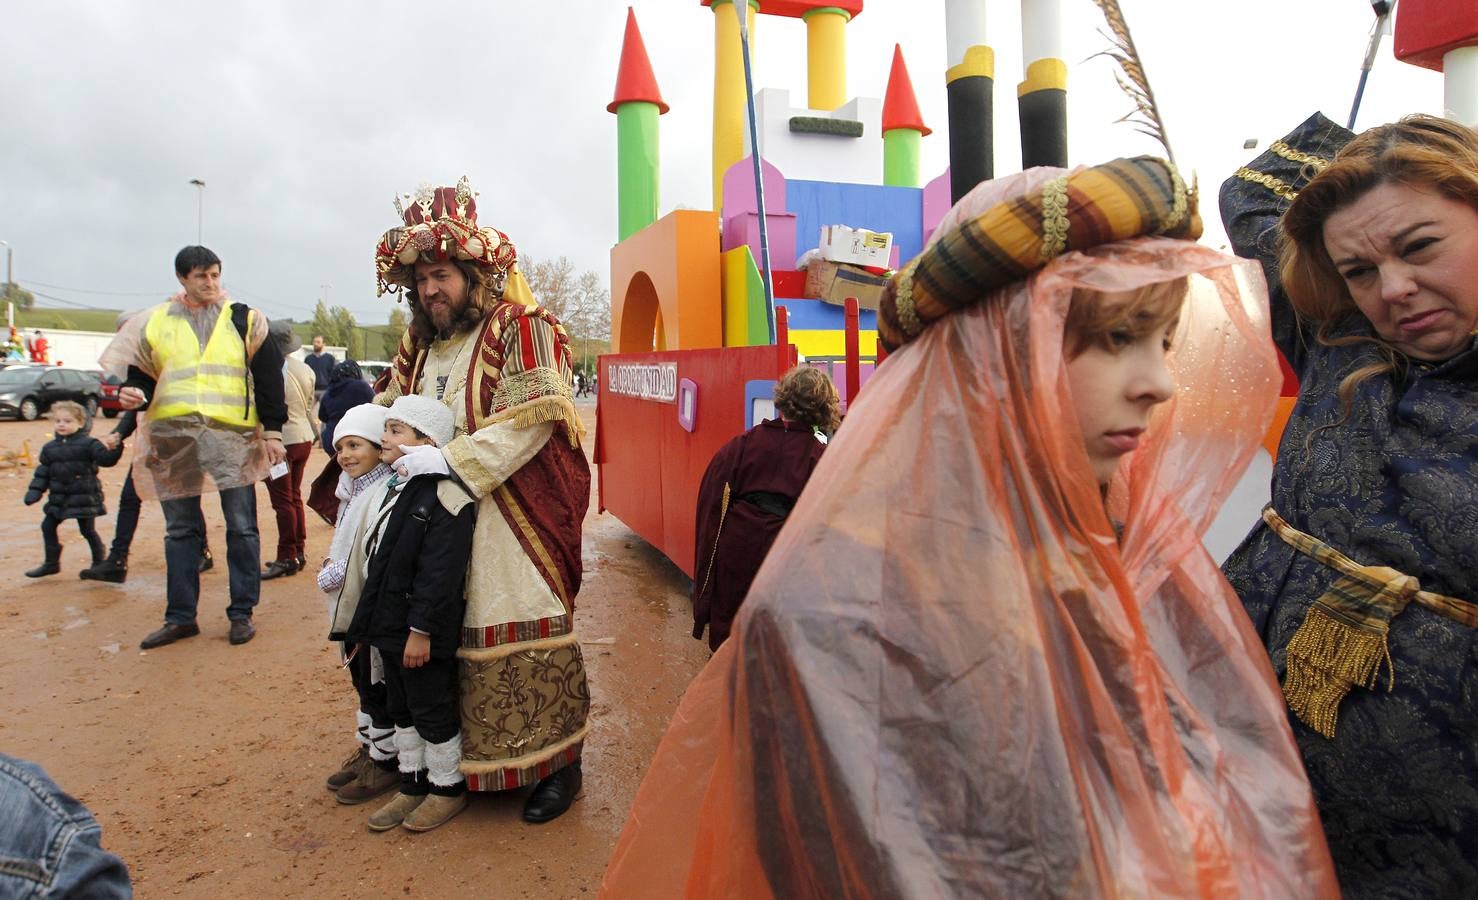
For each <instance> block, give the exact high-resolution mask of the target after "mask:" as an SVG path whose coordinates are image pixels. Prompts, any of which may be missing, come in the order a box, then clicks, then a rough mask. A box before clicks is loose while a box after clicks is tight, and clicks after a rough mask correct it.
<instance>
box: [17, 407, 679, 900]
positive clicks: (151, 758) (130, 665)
mask: <svg viewBox="0 0 1478 900" xmlns="http://www.w3.org/2000/svg"><path fill="white" fill-rule="evenodd" d="M581 412H582V415H584V416H585V418H586V423H587V427H589V428H590V429H591V431H592V432H593V430H594V427H595V421H594V420H595V416H594V408H593V407H591V406H589V405H588V404H585V405H582V407H581ZM111 425H112V423H111V422H109V421H107V420H99V428H98V430H99V432H101V431H103V430H107V429H109V428H111ZM48 431H49V429H48V428H47V426H46V423H45V422H34V423H25V422H10V421H6V422H0V450H3V451H13V450H17V449H19V448H20V446H21V443H22V441H24V440H29V441H30V443H31V447H32V448H33V450H34V449H39V446H40V444H41V443H42V442H44V441H45V440H46V438H47V437H48ZM590 446H593V441H589V442H587V447H590ZM314 453H315V456H314V457H313V461H312V462H311V463H310V468H309V477H310V478H311V476H312V475H314V474H316V473H317V471H318V469H319V467H320V465H321V463H322V462H323V460H324V459H325V457H324V456H323V455H322V453H321V452H320V451H318V450H317V449H315V450H314ZM123 474H124V471H123V468H122V467H121V466H120V467H118V468H115V469H110V470H105V472H104V475H103V480H104V486H105V489H106V491H107V497H108V507H109V511H110V513H111V512H112V511H113V509H114V506H115V504H116V499H117V496H118V489H119V486H120V485H121V484H122V481H123ZM30 476H31V472H30V470H29V469H26V468H15V467H10V468H0V559H3V565H4V568H3V571H4V573H5V577H4V581H3V584H4V588H3V595H0V642H3V644H4V646H5V647H6V648H7V651H6V652H5V653H4V654H0V685H3V696H4V701H3V705H0V750H3V751H4V752H6V753H9V754H12V755H14V756H18V757H22V758H25V759H30V760H35V761H37V762H39V763H41V764H42V765H43V766H44V767H45V768H46V770H47V771H48V772H49V773H50V774H51V775H52V777H53V778H55V779H56V780H57V781H58V782H59V783H60V784H61V785H62V786H63V787H64V788H65V789H66V790H67V791H69V792H71V793H72V794H74V795H75V796H77V797H78V798H79V799H81V800H82V801H83V802H84V803H86V804H87V805H88V807H90V808H91V809H92V811H93V813H94V814H95V815H96V816H97V818H98V820H99V821H100V822H101V823H102V825H103V843H104V846H105V847H107V849H109V850H111V851H112V852H114V853H117V854H118V855H119V856H121V857H122V858H123V859H124V861H125V862H127V863H128V867H129V870H130V872H131V874H132V877H133V881H134V888H135V892H136V894H137V895H138V896H140V897H145V898H147V897H161V896H187V897H213V898H216V897H220V898H229V897H349V896H358V897H365V896H369V897H385V896H391V895H395V896H439V897H580V896H586V895H594V894H595V893H596V891H597V888H598V886H599V883H600V876H601V872H602V870H603V869H604V867H605V862H606V860H607V859H608V858H609V857H610V853H611V849H612V847H613V846H614V844H615V841H616V837H617V834H618V833H619V831H620V829H621V825H622V823H623V822H624V820H625V817H626V812H627V810H628V808H629V807H630V804H631V801H632V798H633V796H634V795H635V792H636V788H637V785H638V783H639V782H640V780H641V777H642V774H643V772H644V771H645V770H646V766H647V763H648V761H649V760H650V759H651V757H652V754H653V752H654V751H655V749H656V745H657V741H658V739H659V738H660V736H661V733H662V731H663V729H664V728H665V726H666V723H667V720H668V718H669V717H670V716H671V714H672V711H673V709H674V708H675V707H676V705H677V701H678V699H679V698H680V697H681V696H682V692H683V690H684V689H685V687H686V685H687V684H688V682H689V680H690V679H691V678H692V677H693V675H694V674H696V673H697V671H698V670H699V669H700V668H701V667H702V665H703V664H704V663H705V662H706V661H707V659H708V650H707V645H706V644H705V643H701V642H699V641H695V640H693V639H692V638H691V637H690V636H689V633H688V632H689V628H690V625H691V621H692V620H691V612H690V606H689V602H688V597H687V592H688V588H689V585H688V581H687V579H686V577H684V576H683V574H682V573H681V572H680V571H678V569H677V568H676V567H675V566H673V565H672V564H671V563H669V562H668V561H667V560H666V559H665V558H664V557H663V556H662V555H661V554H659V553H658V552H657V551H656V550H654V549H652V547H650V546H649V545H647V544H646V543H645V542H644V541H642V540H641V539H640V538H638V537H636V536H635V535H634V534H632V533H631V531H630V530H629V529H627V528H626V526H624V525H623V524H622V523H621V522H619V521H618V520H616V519H614V518H613V517H612V516H610V515H608V514H607V515H597V514H596V502H595V498H594V494H593V491H592V498H591V504H590V514H589V516H588V517H587V518H586V521H585V551H584V553H585V581H584V586H583V587H582V589H581V591H580V595H579V599H578V604H577V612H576V622H577V631H578V633H579V634H580V635H581V638H582V640H583V641H584V642H585V647H584V650H585V659H586V663H587V667H588V672H589V677H590V684H591V696H592V703H593V708H592V719H591V733H590V739H589V741H588V742H587V743H586V749H585V763H584V771H585V788H584V792H583V794H582V796H581V798H580V799H579V800H578V801H576V803H575V805H574V806H573V807H572V808H571V810H570V811H569V812H568V813H566V814H565V815H564V816H563V817H561V818H559V819H557V820H555V821H554V822H552V823H549V824H547V825H542V826H531V825H526V824H524V823H523V822H522V821H521V820H520V818H519V813H520V811H521V809H522V804H523V799H524V792H517V793H508V794H480V795H474V797H473V802H472V803H471V805H470V806H469V808H468V809H467V810H466V811H465V812H463V813H462V814H461V815H460V816H459V817H457V818H456V819H454V820H453V821H452V822H450V823H449V824H448V825H446V826H444V827H442V828H441V829H439V830H437V831H434V832H431V833H428V834H422V835H415V834H411V833H410V832H406V831H404V830H401V829H397V830H395V831H391V832H388V833H385V834H380V835H376V834H372V833H370V832H369V831H368V830H367V829H366V828H365V824H364V822H365V819H366V818H367V817H368V816H369V814H370V813H371V812H372V811H373V810H374V809H375V808H376V807H377V806H378V803H379V801H371V802H370V803H367V804H364V805H362V806H353V807H349V806H340V805H338V804H337V803H336V802H334V797H333V795H332V794H330V793H329V792H328V791H327V790H325V788H324V786H323V779H324V778H325V776H327V775H328V774H329V773H330V772H332V771H333V770H334V769H336V768H337V764H338V763H339V761H340V760H341V759H343V758H344V756H346V755H347V754H348V753H349V752H351V751H352V750H353V749H354V748H353V743H352V732H353V727H354V726H353V723H354V709H355V705H356V702H355V698H354V693H353V689H352V688H351V686H350V684H349V680H348V677H347V676H346V675H345V674H344V673H343V672H341V671H340V670H339V669H338V667H337V665H336V663H337V658H338V657H337V653H336V651H335V650H334V648H333V646H332V645H330V644H329V643H327V642H326V641H325V640H324V637H323V634H324V604H323V600H322V595H321V594H320V593H319V592H318V590H317V588H316V586H315V585H314V583H313V579H312V575H311V573H310V572H304V573H301V574H298V575H296V576H293V577H290V578H283V579H279V580H276V581H269V582H264V583H263V585H262V600H261V604H260V605H259V606H258V607H257V614H256V625H257V636H256V639H255V640H253V641H252V642H250V643H248V644H245V645H243V646H240V647H233V646H230V645H229V644H228V643H227V642H226V629H227V622H226V616H225V607H226V599H227V598H226V573H225V566H224V551H225V529H224V526H223V524H222V519H221V514H220V507H219V505H218V504H216V505H214V508H212V506H213V504H212V502H211V498H207V500H206V504H205V510H206V520H207V523H208V525H209V527H210V534H211V546H212V548H213V549H214V550H215V552H216V555H217V559H218V563H217V566H216V568H215V570H214V571H212V572H209V573H207V574H206V575H204V576H202V584H201V600H200V611H199V622H200V626H201V634H200V636H199V637H195V638H191V639H188V640H185V641H182V642H180V643H177V644H174V645H172V646H168V647H163V648H160V649H157V650H153V651H149V652H143V651H140V650H139V648H138V642H139V640H140V638H142V637H143V636H144V635H145V634H147V633H149V632H150V631H151V630H153V629H154V628H156V627H158V625H159V624H160V623H161V622H162V621H163V614H164V558H163V533H164V525H163V518H162V516H161V515H160V512H159V508H158V506H157V504H153V505H151V504H149V503H147V502H146V504H145V507H144V511H143V516H142V519H141V521H140V523H139V531H138V535H137V537H136V539H135V541H134V544H133V555H132V558H131V560H130V563H129V574H128V581H127V583H126V584H123V585H107V584H99V583H95V582H87V581H81V580H79V579H78V578H77V572H78V571H79V570H80V569H81V568H83V567H84V566H86V565H87V563H88V561H89V560H88V553H87V546H86V543H85V542H84V541H82V540H81V538H80V537H79V536H78V535H77V534H76V531H75V528H74V527H73V526H72V525H71V524H70V523H67V524H64V525H63V529H62V536H63V541H64V551H63V554H62V574H60V575H55V576H52V577H49V578H42V579H35V580H32V579H28V578H25V577H24V576H22V574H21V573H22V572H23V571H24V570H26V569H28V568H30V567H32V566H34V565H35V564H36V563H37V562H38V561H39V560H40V558H41V534H40V528H39V525H40V521H41V510H40V507H39V506H33V507H26V506H23V505H22V503H21V498H22V496H23V495H24V493H25V490H26V486H27V484H28V482H29V479H30ZM592 487H593V485H592ZM257 504H258V524H259V527H260V529H261V533H262V547H263V550H264V555H265V556H266V557H270V556H271V555H273V554H274V552H275V547H276V534H277V529H276V525H275V523H274V520H273V517H272V510H271V506H270V504H269V503H268V501H267V493H266V490H265V489H262V488H259V489H258V499H257ZM99 531H100V532H101V534H102V535H103V538H104V540H105V541H108V540H111V538H112V532H113V527H112V522H111V519H109V520H106V521H101V520H100V522H99ZM331 534H332V529H331V528H330V527H329V526H327V525H326V524H324V523H323V522H322V521H321V520H319V519H318V517H317V516H316V515H314V514H312V513H311V512H310V513H309V530H308V558H309V559H310V560H315V559H321V558H322V556H323V553H324V551H326V550H327V548H328V544H329V540H330V537H331Z"/></svg>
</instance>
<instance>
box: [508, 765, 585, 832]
mask: <svg viewBox="0 0 1478 900" xmlns="http://www.w3.org/2000/svg"><path fill="white" fill-rule="evenodd" d="M583 781H584V778H583V776H582V775H581V774H580V761H579V760H578V759H577V760H575V761H574V762H573V763H571V764H570V765H568V766H565V767H564V768H563V769H560V770H559V771H558V772H555V773H554V774H553V775H550V776H549V777H548V778H545V779H544V780H543V781H540V782H539V783H538V784H536V785H534V792H533V793H532V794H529V799H528V800H527V801H525V802H524V805H523V820H524V821H525V822H532V823H533V824H535V825H539V824H542V823H544V822H552V821H553V820H555V819H557V818H559V817H560V816H562V815H564V813H565V810H567V809H569V808H570V804H572V803H574V802H575V797H576V796H578V795H579V793H580V785H581V784H582V783H583Z"/></svg>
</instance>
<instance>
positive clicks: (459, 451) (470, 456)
mask: <svg viewBox="0 0 1478 900" xmlns="http://www.w3.org/2000/svg"><path fill="white" fill-rule="evenodd" d="M441 452H442V453H444V454H446V459H447V463H448V464H449V465H451V467H452V471H454V472H456V473H457V477H458V478H460V479H462V483H463V484H465V485H467V487H469V488H471V489H472V493H473V494H474V495H475V496H477V497H478V498H482V497H486V496H487V495H488V494H491V493H492V492H493V488H495V487H497V486H498V485H497V484H496V483H495V482H494V481H493V476H492V473H490V472H488V470H487V468H486V467H485V466H483V464H482V463H480V462H478V460H477V454H476V453H474V452H473V451H472V438H471V437H469V436H468V435H465V434H464V435H462V436H461V437H457V438H454V439H452V442H451V443H449V444H447V445H446V447H445V448H443V450H442V451H441Z"/></svg>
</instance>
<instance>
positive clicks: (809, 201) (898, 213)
mask: <svg viewBox="0 0 1478 900" xmlns="http://www.w3.org/2000/svg"><path fill="white" fill-rule="evenodd" d="M785 205H786V206H787V207H788V208H789V210H790V212H793V213H795V217H796V219H795V255H796V256H797V257H799V256H800V255H801V254H803V253H805V252H806V251H807V250H815V249H816V245H817V244H818V243H820V240H821V226H823V225H847V226H850V227H852V228H866V229H868V230H869V231H891V232H892V233H893V245H894V246H896V247H897V248H898V261H899V264H900V265H901V264H903V263H906V262H908V261H909V260H911V259H913V258H914V257H915V256H918V255H919V251H921V250H923V249H924V213H923V208H924V190H923V188H910V187H889V186H886V185H880V184H837V183H834V182H829V181H799V180H796V181H791V180H789V179H787V180H786V182H785Z"/></svg>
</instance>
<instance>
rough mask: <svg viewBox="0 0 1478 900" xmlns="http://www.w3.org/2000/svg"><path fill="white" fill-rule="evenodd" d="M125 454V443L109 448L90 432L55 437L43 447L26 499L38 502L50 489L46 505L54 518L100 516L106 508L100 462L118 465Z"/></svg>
mask: <svg viewBox="0 0 1478 900" xmlns="http://www.w3.org/2000/svg"><path fill="white" fill-rule="evenodd" d="M122 456H123V445H122V444H119V445H118V449H116V450H109V449H108V448H107V447H104V446H103V445H102V442H101V441H99V440H98V439H97V438H95V437H93V436H92V435H90V434H87V433H86V432H82V431H78V432H75V433H73V434H69V435H67V436H66V437H59V436H58V437H53V438H52V439H51V440H49V441H47V442H46V444H45V445H44V446H42V448H41V458H40V465H38V466H36V474H35V475H34V476H32V477H31V486H30V488H29V489H28V490H27V491H26V503H27V504H31V503H35V502H36V501H37V500H40V499H41V495H42V494H43V493H48V492H49V495H48V496H47V498H46V507H45V508H46V514H47V515H49V516H51V517H52V518H53V519H96V518H98V517H99V516H102V515H104V514H105V512H106V511H105V510H104V508H103V486H102V483H101V482H99V481H98V466H111V465H114V464H115V463H117V462H118V460H119V458H120V457H122Z"/></svg>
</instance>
